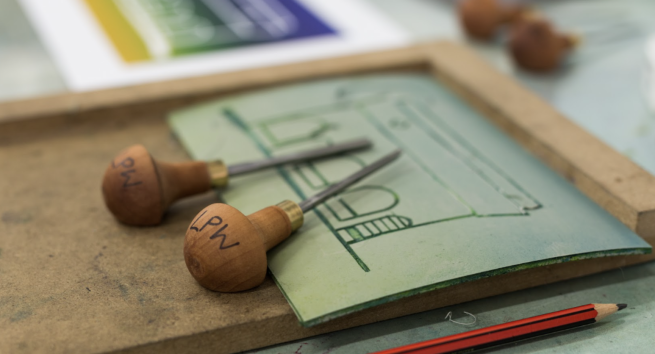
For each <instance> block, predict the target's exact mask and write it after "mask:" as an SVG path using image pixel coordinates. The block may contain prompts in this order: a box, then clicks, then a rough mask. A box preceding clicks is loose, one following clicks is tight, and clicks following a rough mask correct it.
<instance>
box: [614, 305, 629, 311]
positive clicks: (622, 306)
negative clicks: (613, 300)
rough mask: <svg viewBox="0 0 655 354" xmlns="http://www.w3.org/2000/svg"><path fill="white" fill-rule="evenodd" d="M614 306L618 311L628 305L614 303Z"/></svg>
mask: <svg viewBox="0 0 655 354" xmlns="http://www.w3.org/2000/svg"><path fill="white" fill-rule="evenodd" d="M616 307H618V308H619V311H621V310H623V309H624V308H626V307H628V304H616Z"/></svg>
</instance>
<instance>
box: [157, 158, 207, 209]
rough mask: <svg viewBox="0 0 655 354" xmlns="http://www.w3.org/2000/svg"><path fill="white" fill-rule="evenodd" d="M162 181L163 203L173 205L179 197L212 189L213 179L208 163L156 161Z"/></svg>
mask: <svg viewBox="0 0 655 354" xmlns="http://www.w3.org/2000/svg"><path fill="white" fill-rule="evenodd" d="M155 164H156V166H157V173H158V174H159V178H160V181H161V189H162V193H163V203H164V205H165V206H169V205H171V204H172V203H173V202H175V201H176V200H178V199H181V198H184V197H189V196H192V195H195V194H199V193H203V192H206V191H208V190H210V189H211V179H210V176H209V172H208V171H207V163H206V162H203V161H191V162H177V163H168V162H159V161H156V162H155Z"/></svg>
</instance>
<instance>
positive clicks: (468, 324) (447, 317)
mask: <svg viewBox="0 0 655 354" xmlns="http://www.w3.org/2000/svg"><path fill="white" fill-rule="evenodd" d="M464 313H465V314H467V315H469V316H471V317H473V322H459V321H455V320H453V312H452V311H448V313H447V314H446V317H444V319H446V320H448V321H450V322H452V323H456V324H458V325H462V326H473V325H474V324H475V323H476V322H478V318H477V317H475V315H474V314H472V313H470V312H466V311H464Z"/></svg>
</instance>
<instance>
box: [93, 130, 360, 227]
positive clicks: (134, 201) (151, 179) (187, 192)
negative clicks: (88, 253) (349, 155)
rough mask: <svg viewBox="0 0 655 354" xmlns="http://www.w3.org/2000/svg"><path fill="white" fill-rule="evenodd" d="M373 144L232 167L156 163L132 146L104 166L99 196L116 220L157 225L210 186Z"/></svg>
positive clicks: (355, 144) (214, 163) (357, 142)
mask: <svg viewBox="0 0 655 354" xmlns="http://www.w3.org/2000/svg"><path fill="white" fill-rule="evenodd" d="M371 145H372V143H371V141H370V140H368V139H358V140H353V141H349V142H345V143H341V144H335V145H332V146H328V147H324V148H319V149H315V150H309V151H303V152H299V153H293V154H289V155H284V156H279V157H273V158H269V159H265V160H261V161H255V162H246V163H240V164H236V165H230V166H226V165H225V164H224V163H223V161H221V160H216V161H210V162H204V161H191V162H179V163H167V162H161V161H157V160H155V159H154V158H153V157H152V156H151V155H150V153H149V152H148V151H147V150H146V148H145V147H143V145H133V146H130V147H128V148H127V149H125V150H123V151H121V152H120V153H119V154H118V155H117V156H116V157H115V158H114V159H113V160H112V162H111V164H109V167H107V170H106V171H105V176H104V178H103V180H102V194H103V196H104V199H105V204H106V205H107V208H108V209H109V210H110V211H111V212H112V214H114V216H115V217H116V219H118V220H119V221H121V222H123V223H125V224H128V225H138V226H149V225H157V224H159V223H160V222H161V220H162V218H163V216H164V213H165V212H166V209H168V207H169V206H170V205H171V204H173V202H175V201H177V200H178V199H181V198H184V197H188V196H191V195H195V194H199V193H203V192H206V191H208V190H210V189H211V188H213V187H224V186H226V185H227V184H228V181H229V177H230V176H237V175H241V174H245V173H249V172H254V171H259V170H261V169H264V168H267V167H272V166H278V165H283V164H286V163H294V162H300V161H306V160H311V159H317V158H321V157H326V156H330V155H335V154H339V153H342V152H346V151H353V150H359V149H365V148H368V147H370V146H371Z"/></svg>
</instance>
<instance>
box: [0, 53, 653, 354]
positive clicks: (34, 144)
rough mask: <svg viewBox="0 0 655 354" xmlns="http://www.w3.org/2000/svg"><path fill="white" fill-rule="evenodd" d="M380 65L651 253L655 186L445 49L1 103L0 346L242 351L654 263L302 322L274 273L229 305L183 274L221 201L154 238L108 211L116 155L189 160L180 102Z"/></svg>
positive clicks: (566, 268)
mask: <svg viewBox="0 0 655 354" xmlns="http://www.w3.org/2000/svg"><path fill="white" fill-rule="evenodd" d="M381 71H422V72H431V73H432V74H433V75H435V76H436V77H437V78H438V79H439V80H442V81H443V82H445V83H446V84H447V85H449V87H451V88H452V89H453V90H454V91H455V92H457V93H458V94H460V95H461V96H463V97H464V98H465V99H466V100H468V101H469V102H470V103H471V104H472V105H474V106H475V107H477V108H478V109H479V110H480V111H481V112H482V113H483V114H484V115H485V116H486V117H488V118H489V119H491V120H492V121H493V122H495V123H496V124H497V125H498V126H500V127H501V128H502V129H503V130H504V131H505V132H507V133H508V134H509V135H511V136H512V137H513V138H514V139H516V140H517V141H518V142H519V143H520V144H521V145H522V146H524V147H525V148H526V149H528V150H529V151H531V152H532V153H533V154H535V155H536V156H538V157H539V158H540V159H541V160H543V161H544V162H545V163H546V164H548V165H549V166H550V167H552V168H553V169H555V170H556V171H558V172H559V173H560V174H562V175H563V176H564V177H566V178H567V179H568V180H569V181H571V182H572V183H573V184H575V185H576V186H577V187H578V188H579V189H580V190H581V191H582V192H584V193H585V194H586V195H587V196H589V197H590V198H591V199H592V200H594V201H595V202H596V203H598V204H599V205H601V206H602V207H603V208H605V209H606V210H607V211H609V212H610V213H611V214H613V215H614V216H615V217H617V218H618V219H619V220H621V221H622V222H623V223H624V224H625V225H627V226H628V227H629V228H631V229H632V230H634V231H636V232H637V233H638V234H639V235H640V236H641V237H643V238H644V239H646V240H647V241H648V242H650V243H651V244H654V243H655V198H654V197H655V177H654V176H652V175H650V174H649V173H648V172H646V171H645V170H643V169H641V168H640V167H638V166H637V165H636V164H634V163H633V162H631V161H630V160H629V159H627V158H626V157H624V156H623V155H621V154H619V153H618V152H616V151H614V150H613V149H611V148H610V147H608V146H607V145H605V144H604V143H602V142H600V141H599V140H598V139H597V138H595V137H593V136H592V135H590V134H589V133H587V132H585V131H584V130H583V129H582V128H580V127H578V126H577V125H575V124H574V123H572V122H571V121H569V120H567V119H566V118H565V117H563V116H562V115H560V114H559V113H557V112H556V111H555V110H554V109H553V108H552V107H550V106H549V105H548V104H547V103H545V102H544V101H542V100H541V99H539V98H538V97H536V96H535V95H534V94H532V93H530V92H529V91H527V90H526V89H524V88H522V87H521V86H520V85H519V84H517V83H516V82H515V81H513V80H512V79H510V78H508V77H506V76H504V75H503V74H501V73H499V72H497V71H495V70H494V69H493V68H491V67H490V66H489V65H488V64H486V63H485V62H484V61H483V60H482V59H480V58H478V57H477V56H476V55H475V54H474V53H472V52H471V51H470V50H469V49H466V48H465V47H463V46H460V45H457V44H453V43H449V42H440V43H430V44H425V45H418V46H414V47H408V48H403V49H397V50H390V51H385V52H379V53H369V54H362V55H357V56H350V57H343V58H337V59H328V60H320V61H314V62H307V63H299V64H293V65H285V66H280V67H275V68H265V69H254V70H248V71H242V72H236V73H228V74H217V75H209V76H205V77H198V78H189V79H183V80H175V81H169V82H165V83H156V84H147V85H139V86H133V87H127V88H119V89H111V90H103V91H96V92H88V93H69V94H63V95H58V96H52V97H44V98H36V99H30V100H24V101H15V102H7V103H1V104H0V162H2V166H3V172H2V176H3V178H1V179H0V191H1V192H2V193H3V194H2V199H1V200H2V203H0V214H1V215H2V223H0V234H2V235H3V236H2V237H3V241H2V242H0V247H1V248H2V251H1V252H2V253H0V273H1V274H2V276H3V283H5V282H6V283H9V284H12V285H13V286H3V287H1V288H0V299H8V300H3V301H5V302H0V333H3V334H4V335H5V336H6V337H4V338H3V340H0V351H2V352H5V351H6V352H15V351H18V349H20V348H23V349H24V347H25V346H27V348H29V349H30V351H31V352H49V353H51V352H58V351H60V352H66V351H70V350H73V349H75V350H76V351H97V352H112V351H123V352H130V353H132V352H134V353H136V352H140V353H141V352H143V353H146V352H158V353H161V352H179V351H188V350H194V351H197V352H211V353H223V352H226V353H227V352H235V351H241V350H246V349H252V348H257V347H262V346H266V345H271V344H275V343H281V342H284V341H289V340H293V339H298V338H303V337H308V336H312V335H316V334H320V333H326V332H330V331H335V330H339V329H344V328H348V327H353V326H358V325H363V324H367V323H372V322H376V321H380V320H384V319H389V318H394V317H398V316H402V315H407V314H411V313H416V312H420V311H425V310H429V309H434V308H438V307H443V306H448V305H452V304H456V303H461V302H465V301H470V300H474V299H479V298H482V297H487V296H492V295H497V294H502V293H505V292H509V291H515V290H519V289H524V288H528V287H532V286H537V285H542V284H547V283H552V282H556V281H559V280H564V279H569V278H573V277H578V276H582V275H587V274H592V273H596V272H601V271H605V270H609V269H613V268H617V267H623V266H626V265H629V264H634V263H638V262H643V261H646V260H650V259H653V256H651V255H647V256H617V257H606V258H600V259H592V260H584V261H577V262H571V263H564V264H556V265H551V266H546V267H540V268H535V269H529V270H524V271H519V272H514V273H509V274H505V275H500V276H495V277H492V278H486V279H481V280H476V281H472V282H468V283H463V284H459V285H455V286H452V287H449V288H445V289H439V290H435V291H432V292H428V293H424V294H420V295H416V296H412V297H409V298H405V299H402V300H399V301H395V302H392V303H388V304H385V305H382V306H379V307H376V308H372V309H368V310H364V311H361V312H359V313H355V314H352V315H349V316H346V317H343V318H339V319H336V320H334V321H331V322H328V323H326V324H322V325H318V326H316V327H312V328H302V327H300V326H299V325H298V323H297V320H296V318H295V315H294V314H293V311H292V310H291V308H290V307H289V305H288V304H287V303H286V301H285V299H284V298H283V296H282V295H281V293H280V291H279V290H278V289H277V287H276V286H275V285H274V284H273V283H272V281H270V279H267V280H266V281H265V283H264V285H262V286H260V287H259V288H257V289H255V290H253V291H249V292H245V293H239V294H220V295H217V294H214V293H210V292H208V291H205V290H204V289H202V288H200V287H199V286H198V285H197V284H195V282H194V281H193V279H192V278H191V277H190V276H189V275H188V274H186V269H185V268H184V262H183V260H182V248H181V241H182V236H183V234H184V230H185V228H186V227H187V225H188V220H190V218H191V217H192V216H193V215H195V213H197V212H198V211H199V210H200V209H202V207H204V205H206V203H208V202H211V200H212V199H213V198H215V196H213V195H205V196H201V197H199V198H194V199H192V200H189V201H185V202H183V203H182V205H178V206H177V207H174V208H173V210H172V211H171V212H170V213H169V215H168V217H167V220H166V221H165V222H164V224H163V225H162V226H159V227H156V228H130V227H127V226H123V225H119V224H117V223H116V222H115V221H114V220H113V218H112V217H111V215H109V213H107V212H106V210H105V209H104V205H103V204H102V198H101V195H100V190H99V185H100V180H101V177H102V171H103V170H104V168H105V167H106V164H107V163H108V162H109V161H110V159H111V158H112V157H113V155H114V154H115V153H116V152H117V151H118V150H119V149H120V148H122V147H124V146H127V145H129V144H133V143H137V142H139V143H143V144H145V145H146V146H147V147H148V148H149V150H150V151H151V152H152V153H153V155H155V156H156V157H157V158H162V159H164V160H166V159H167V160H176V159H177V160H182V159H185V155H184V154H183V153H182V152H181V149H180V147H179V146H177V145H176V144H175V142H174V139H170V138H169V135H170V133H169V131H168V128H167V126H166V123H165V121H164V116H165V114H166V112H168V111H169V110H171V109H173V108H176V107H181V106H184V105H188V104H190V103H194V102H199V101H202V100H206V99H210V98H216V97H221V96H224V95H227V94H233V93H235V92H240V91H244V90H251V89H257V88H262V87H267V86H271V85H279V84H285V83H290V82H294V81H300V80H308V79H316V78H322V77H332V76H337V75H354V74H360V73H370V72H381ZM45 235H47V238H46V237H45ZM161 235H163V236H161ZM162 240H163V241H162ZM27 260H36V261H35V262H28V261H27ZM44 265H47V267H46V266H44ZM12 301H13V302H12ZM6 304H9V305H11V306H7V305H6ZM108 308H109V310H107V309H108ZM21 309H22V310H21ZM151 321H152V322H151ZM53 328H54V332H55V333H54V334H53V333H52V332H53Z"/></svg>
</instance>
